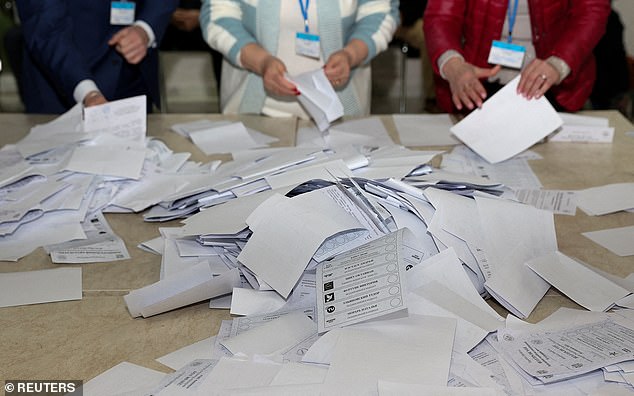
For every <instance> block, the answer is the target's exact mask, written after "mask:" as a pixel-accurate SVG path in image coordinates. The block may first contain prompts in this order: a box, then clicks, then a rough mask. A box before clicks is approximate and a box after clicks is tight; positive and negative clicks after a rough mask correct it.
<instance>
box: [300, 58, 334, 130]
mask: <svg viewBox="0 0 634 396" xmlns="http://www.w3.org/2000/svg"><path fill="white" fill-rule="evenodd" d="M289 79H290V80H291V81H292V82H294V83H295V85H297V89H298V90H299V92H300V93H301V95H299V96H298V97H297V99H298V100H299V103H301V104H302V106H304V108H305V109H306V111H307V112H308V114H310V116H311V117H312V118H313V119H314V120H315V124H317V127H318V128H319V130H320V131H324V130H326V129H328V126H329V125H330V123H331V122H333V121H334V120H336V119H337V118H339V117H341V116H343V104H341V101H340V100H339V97H338V96H337V93H336V92H335V90H334V88H333V87H332V85H330V82H329V81H328V78H326V75H325V74H324V70H323V69H317V70H313V71H311V72H307V73H302V74H300V75H297V76H293V77H289Z"/></svg>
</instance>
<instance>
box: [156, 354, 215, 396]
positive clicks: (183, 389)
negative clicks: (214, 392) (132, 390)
mask: <svg viewBox="0 0 634 396" xmlns="http://www.w3.org/2000/svg"><path fill="white" fill-rule="evenodd" d="M217 364H218V360H217V359H196V360H193V361H190V362H188V364H186V365H185V366H183V367H179V369H178V370H177V371H176V372H173V373H171V374H167V375H166V376H165V377H164V378H163V380H162V381H161V382H160V383H159V384H158V385H155V386H154V389H152V390H151V391H150V392H147V393H144V395H156V396H158V395H170V396H172V395H201V394H206V393H205V392H201V390H200V389H199V388H200V387H201V386H202V384H203V383H204V381H205V379H206V378H207V377H209V375H210V374H211V372H212V370H213V369H214V368H215V366H216V365H217Z"/></svg>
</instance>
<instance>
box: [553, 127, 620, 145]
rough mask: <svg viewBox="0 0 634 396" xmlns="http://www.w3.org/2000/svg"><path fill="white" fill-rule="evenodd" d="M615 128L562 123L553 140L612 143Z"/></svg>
mask: <svg viewBox="0 0 634 396" xmlns="http://www.w3.org/2000/svg"><path fill="white" fill-rule="evenodd" d="M613 139H614V128H612V127H608V126H605V127H599V126H589V125H566V124H564V125H562V126H561V128H560V129H559V131H558V132H557V133H556V134H554V135H553V136H551V137H550V138H549V141H551V142H580V143H612V140H613Z"/></svg>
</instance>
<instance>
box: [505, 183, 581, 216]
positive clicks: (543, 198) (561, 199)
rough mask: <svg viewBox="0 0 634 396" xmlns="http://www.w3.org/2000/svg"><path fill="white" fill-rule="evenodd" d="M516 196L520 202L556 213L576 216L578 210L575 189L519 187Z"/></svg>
mask: <svg viewBox="0 0 634 396" xmlns="http://www.w3.org/2000/svg"><path fill="white" fill-rule="evenodd" d="M515 196H516V197H517V200H518V201H520V202H523V203H525V204H527V205H531V206H534V207H536V208H537V209H543V210H548V211H550V212H553V213H555V214H564V215H569V216H574V215H575V213H576V212H577V204H576V201H575V196H576V195H575V193H574V192H573V191H558V190H532V189H519V190H515Z"/></svg>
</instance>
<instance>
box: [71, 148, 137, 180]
mask: <svg viewBox="0 0 634 396" xmlns="http://www.w3.org/2000/svg"><path fill="white" fill-rule="evenodd" d="M113 158H114V159H116V161H113ZM144 161H145V147H138V146H127V147H122V146H112V145H94V146H79V147H77V148H75V150H74V151H73V154H72V156H71V157H70V160H69V161H68V164H67V165H66V167H65V170H69V171H73V172H82V173H91V174H93V175H102V176H115V177H123V178H128V179H139V178H140V177H141V170H142V169H143V162H144Z"/></svg>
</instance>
